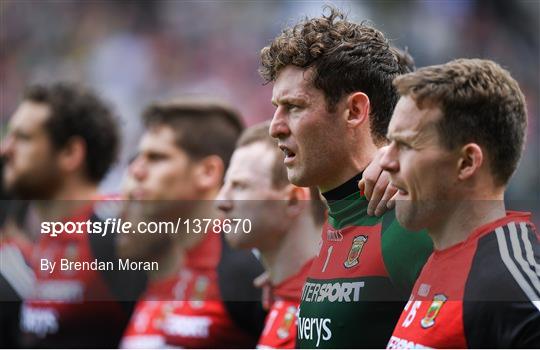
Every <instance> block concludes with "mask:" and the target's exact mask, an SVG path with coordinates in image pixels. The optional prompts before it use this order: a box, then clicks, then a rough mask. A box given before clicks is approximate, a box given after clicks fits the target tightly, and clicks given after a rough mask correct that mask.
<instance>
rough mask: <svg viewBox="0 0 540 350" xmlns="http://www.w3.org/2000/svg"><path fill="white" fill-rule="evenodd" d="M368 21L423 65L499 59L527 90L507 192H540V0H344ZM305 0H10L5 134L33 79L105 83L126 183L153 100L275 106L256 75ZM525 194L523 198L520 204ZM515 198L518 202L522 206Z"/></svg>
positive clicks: (0, 72)
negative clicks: (523, 128) (189, 97)
mask: <svg viewBox="0 0 540 350" xmlns="http://www.w3.org/2000/svg"><path fill="white" fill-rule="evenodd" d="M333 4H335V5H337V6H338V7H340V8H342V9H344V10H346V11H347V12H349V17H350V18H351V19H353V20H356V21H364V20H366V21H368V22H370V23H372V24H373V25H374V26H376V27H377V28H378V29H380V30H382V31H383V32H384V33H385V34H386V35H387V37H388V38H389V39H390V40H391V41H392V43H393V44H394V45H395V46H398V47H401V48H407V49H408V51H409V52H410V53H411V54H412V55H413V57H414V58H415V60H416V65H417V67H422V66H425V65H431V64H439V63H444V62H446V61H449V60H451V59H453V58H458V57H481V58H489V59H493V60H495V61H497V62H498V63H500V64H501V65H503V66H504V67H505V68H507V69H508V70H510V72H511V73H512V74H513V76H514V77H515V78H516V79H517V80H518V81H519V83H520V86H521V88H522V90H523V91H524V93H525V95H526V98H527V104H528V111H529V134H528V142H527V149H526V153H525V155H524V158H523V159H522V162H521V165H520V168H519V170H518V172H517V174H516V175H515V176H514V178H513V180H512V182H511V186H510V189H509V191H508V196H507V198H508V199H511V200H518V201H517V202H516V203H518V204H516V205H517V206H523V207H524V208H527V207H529V209H532V208H530V207H531V205H535V206H538V203H539V202H540V201H539V199H540V186H539V185H540V127H539V123H538V121H539V100H540V68H539V67H540V44H539V37H540V34H539V33H540V19H539V18H540V2H539V1H537V0H529V1H517V0H485V1H481V0H476V1H458V0H455V1H442V0H440V1H435V0H433V1H356V2H349V1H335V2H333ZM323 5H324V3H323V2H312V1H310V2H307V1H260V2H256V1H253V2H251V1H180V0H170V1H156V0H155V1H132V0H123V1H105V0H99V1H98V0H84V1H69V0H63V1H47V0H1V1H0V79H1V86H0V87H1V89H0V137H2V136H3V135H4V134H5V131H6V124H7V122H8V120H9V117H10V116H11V114H12V113H13V111H14V109H15V108H16V106H17V104H18V102H19V98H20V95H21V92H22V90H23V88H24V87H25V86H26V85H28V84H30V83H36V82H41V83H43V82H53V81H58V80H71V81H77V82H80V83H83V84H86V85H89V86H91V87H93V88H94V89H96V90H97V91H98V92H99V93H100V95H101V96H102V97H104V98H106V99H107V100H108V101H109V102H110V103H111V104H112V105H113V106H114V108H115V111H116V113H117V115H118V118H119V122H120V123H121V125H122V133H123V149H122V156H121V159H120V160H119V162H118V163H117V166H116V167H115V169H114V170H113V171H112V172H111V173H110V174H109V176H108V177H107V179H106V180H105V182H104V183H103V184H102V189H103V191H104V192H117V191H118V185H119V182H120V178H121V175H122V172H123V169H125V166H126V164H127V161H128V159H129V157H130V156H132V155H133V154H134V152H135V150H136V144H137V141H138V137H139V135H140V133H141V125H140V120H139V115H140V112H141V110H142V108H143V107H144V106H145V105H146V104H147V103H149V102H151V101H155V100H159V99H164V98H167V97H172V96H175V95H180V94H183V95H185V94H205V95H211V96H216V97H220V98H222V99H225V100H228V101H229V102H231V103H232V104H233V105H234V106H235V107H236V108H237V109H238V110H239V111H240V112H241V113H242V115H243V117H244V120H245V122H246V124H247V125H251V124H253V123H256V122H258V121H262V120H265V119H268V118H270V117H271V116H272V114H273V109H274V108H273V106H272V105H271V104H270V98H271V86H270V85H266V86H264V85H263V83H262V79H261V78H260V77H259V75H258V73H257V68H258V62H259V56H258V54H259V51H260V49H261V48H262V47H263V46H265V45H266V44H268V43H269V42H270V40H271V39H272V38H273V37H275V36H276V35H277V34H278V33H279V31H280V30H281V28H283V26H284V25H287V24H290V23H294V22H295V21H296V20H298V19H299V18H301V17H303V16H306V15H307V16H318V15H320V14H321V11H322V6H323ZM519 203H521V204H519ZM516 205H514V207H515V206H516Z"/></svg>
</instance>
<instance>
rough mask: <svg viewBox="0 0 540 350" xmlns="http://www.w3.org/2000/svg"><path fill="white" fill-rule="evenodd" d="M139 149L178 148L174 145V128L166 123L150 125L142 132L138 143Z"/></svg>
mask: <svg viewBox="0 0 540 350" xmlns="http://www.w3.org/2000/svg"><path fill="white" fill-rule="evenodd" d="M139 146H140V147H139V148H140V149H141V150H157V149H170V148H177V149H178V150H179V151H180V148H179V147H178V146H177V145H176V135H175V133H174V130H173V129H172V128H171V127H169V126H166V125H156V126H151V127H149V128H147V129H146V131H145V132H144V134H143V136H142V138H141V142H140V145H139Z"/></svg>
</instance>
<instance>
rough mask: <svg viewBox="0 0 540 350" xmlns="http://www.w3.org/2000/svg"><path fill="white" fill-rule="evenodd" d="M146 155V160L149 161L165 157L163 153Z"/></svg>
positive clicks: (156, 160)
mask: <svg viewBox="0 0 540 350" xmlns="http://www.w3.org/2000/svg"><path fill="white" fill-rule="evenodd" d="M147 157H148V160H149V161H151V162H158V161H160V160H164V159H166V158H167V157H166V156H164V155H163V154H149V155H148V156H147Z"/></svg>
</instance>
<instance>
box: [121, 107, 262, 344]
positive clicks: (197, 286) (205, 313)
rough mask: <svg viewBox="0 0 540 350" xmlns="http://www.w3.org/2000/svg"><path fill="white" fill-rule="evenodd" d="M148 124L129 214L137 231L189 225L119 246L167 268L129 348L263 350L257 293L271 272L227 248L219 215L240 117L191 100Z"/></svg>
mask: <svg viewBox="0 0 540 350" xmlns="http://www.w3.org/2000/svg"><path fill="white" fill-rule="evenodd" d="M143 118H144V123H145V128H146V130H145V133H144V134H143V136H142V138H141V141H140V144H139V150H138V154H137V156H136V157H135V159H134V160H133V161H132V163H131V165H130V167H129V171H128V176H127V184H126V191H125V192H126V197H127V198H129V199H130V200H131V201H130V202H129V203H128V210H127V214H128V215H130V216H131V218H130V220H131V221H147V222H148V221H152V222H158V221H172V222H174V223H177V221H178V220H181V224H180V227H179V232H175V233H166V232H161V233H157V234H144V233H140V234H138V235H130V236H125V237H123V239H122V240H121V241H119V246H118V249H119V251H120V253H121V255H122V256H124V257H128V258H132V259H135V260H139V261H145V262H150V261H157V262H158V263H159V266H160V268H159V270H157V271H149V279H150V283H149V286H148V288H147V290H146V292H145V294H144V296H143V297H142V298H141V299H140V300H139V302H138V304H137V306H136V309H135V312H134V314H133V317H132V319H131V322H130V324H129V326H128V328H127V329H126V331H125V334H124V338H123V340H122V343H121V346H122V347H125V348H134V347H137V348H139V347H142V348H162V347H164V346H173V347H182V348H212V347H232V348H241V347H253V346H255V344H256V342H257V338H258V336H259V334H260V331H261V330H262V325H263V321H264V312H263V310H262V307H261V305H260V291H258V290H257V289H255V287H254V286H253V279H254V278H255V277H256V276H258V275H259V274H261V273H262V267H261V265H260V263H259V262H258V261H257V259H256V258H255V256H254V255H253V254H252V253H251V252H243V251H233V250H232V249H231V248H230V247H229V246H228V245H227V244H226V242H225V241H224V238H223V237H222V235H221V231H220V228H221V221H220V220H219V215H218V213H217V211H216V209H215V208H214V199H215V197H216V195H217V194H218V192H219V189H220V187H221V185H222V183H223V176H224V172H225V167H226V166H227V165H228V163H229V160H230V157H231V154H232V152H233V150H234V146H235V143H236V140H237V139H238V136H239V135H240V133H241V131H242V128H243V126H242V123H241V121H240V117H239V116H238V114H237V113H236V112H235V111H234V110H233V109H231V108H230V107H229V106H228V105H225V104H223V103H219V102H217V101H215V100H185V99H184V100H174V101H168V102H165V103H158V104H153V105H151V106H149V107H148V108H147V109H146V111H145V113H144V115H143ZM186 221H188V222H189V223H188V224H186V223H185V222H186ZM206 222H211V224H210V225H206V224H205V223H206ZM205 226H206V227H207V228H205Z"/></svg>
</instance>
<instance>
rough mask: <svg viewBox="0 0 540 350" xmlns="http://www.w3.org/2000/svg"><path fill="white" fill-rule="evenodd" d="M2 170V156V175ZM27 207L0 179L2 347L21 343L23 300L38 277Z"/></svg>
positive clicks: (1, 161)
mask: <svg viewBox="0 0 540 350" xmlns="http://www.w3.org/2000/svg"><path fill="white" fill-rule="evenodd" d="M3 169H4V158H3V157H0V178H1V177H3ZM27 209H28V203H26V202H25V201H17V200H13V198H11V197H10V196H9V195H8V194H7V193H6V192H5V190H4V185H3V181H0V348H16V347H19V346H20V336H19V316H20V309H21V302H22V301H23V300H24V299H25V298H27V297H28V296H29V295H31V293H32V292H33V290H34V282H35V277H34V273H33V272H32V269H31V268H30V267H29V266H28V265H29V261H30V257H31V255H32V244H31V242H30V240H29V238H28V236H27V235H26V234H25V232H24V231H23V230H22V227H23V225H24V220H25V217H26V213H27Z"/></svg>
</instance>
